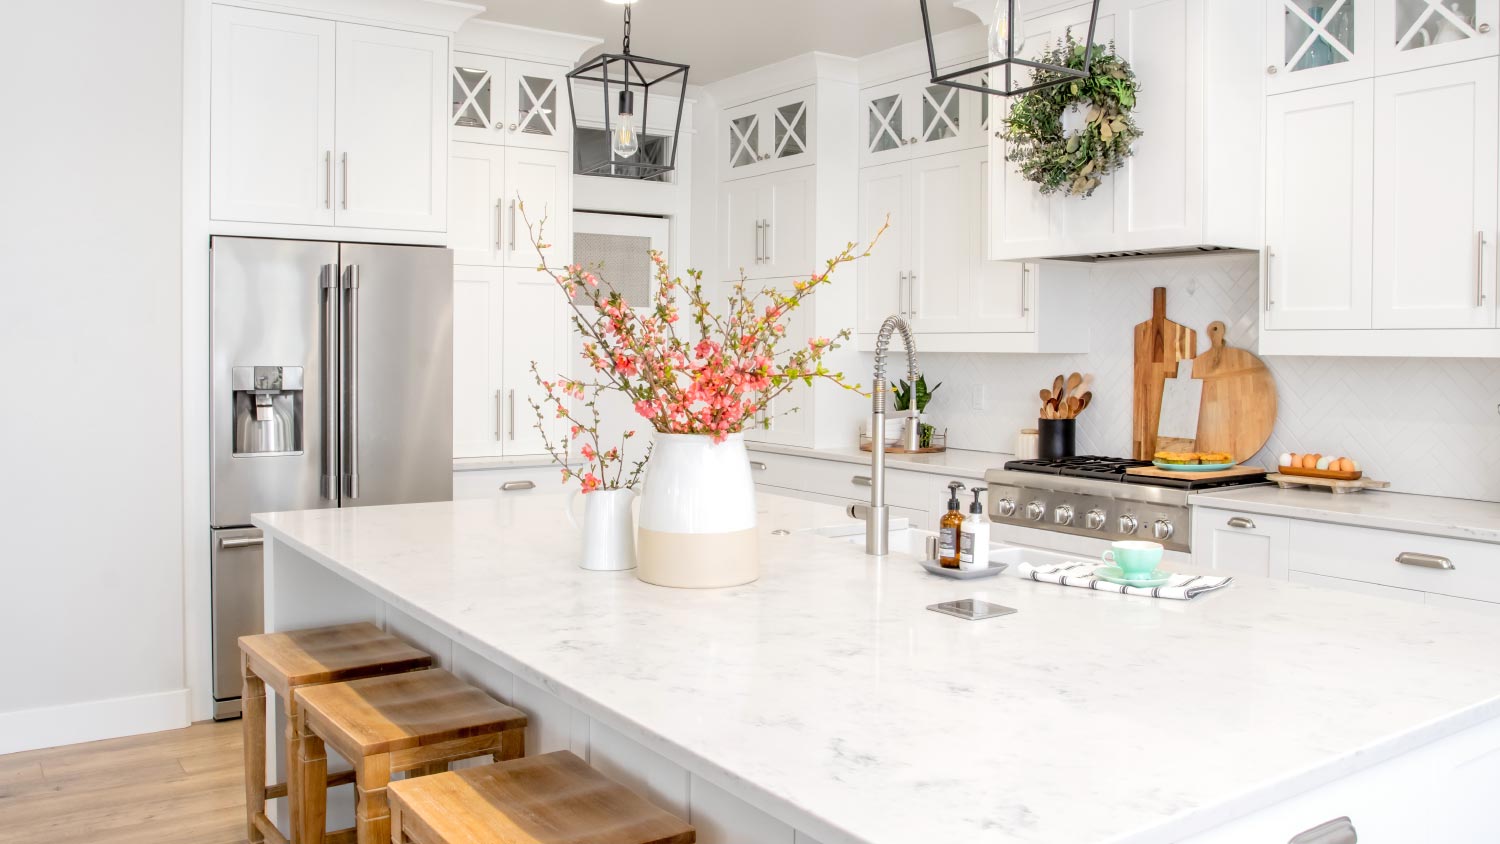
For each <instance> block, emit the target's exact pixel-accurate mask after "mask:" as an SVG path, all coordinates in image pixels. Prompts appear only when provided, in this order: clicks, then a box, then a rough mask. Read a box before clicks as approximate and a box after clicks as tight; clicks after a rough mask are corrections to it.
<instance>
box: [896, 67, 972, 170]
mask: <svg viewBox="0 0 1500 844" xmlns="http://www.w3.org/2000/svg"><path fill="white" fill-rule="evenodd" d="M913 85H914V86H915V88H914V90H913V92H912V93H913V96H912V100H913V101H914V102H916V103H917V104H918V107H917V109H916V112H917V115H918V117H919V119H920V121H921V122H920V123H919V124H918V127H917V128H918V129H919V130H920V134H918V135H917V136H916V143H917V144H919V145H920V147H919V153H918V154H920V155H932V154H935V153H939V152H946V151H948V150H956V149H962V148H964V147H965V146H969V145H970V144H969V143H968V142H969V138H968V137H967V136H965V135H964V131H965V130H967V129H969V128H970V127H968V126H967V125H966V124H967V123H968V121H969V120H970V119H972V118H971V117H970V115H968V114H966V113H965V112H966V111H967V110H966V109H965V108H964V104H965V103H964V101H965V100H966V99H968V97H969V95H968V94H965V93H963V92H961V91H959V89H957V88H954V87H951V86H949V85H934V84H932V82H931V81H930V80H929V79H928V78H927V77H926V76H920V77H917V79H916V80H915V81H914V82H913ZM974 96H976V97H977V96H978V95H977V94H975V95H974Z"/></svg>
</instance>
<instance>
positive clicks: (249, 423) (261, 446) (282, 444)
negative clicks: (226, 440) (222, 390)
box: [232, 366, 303, 457]
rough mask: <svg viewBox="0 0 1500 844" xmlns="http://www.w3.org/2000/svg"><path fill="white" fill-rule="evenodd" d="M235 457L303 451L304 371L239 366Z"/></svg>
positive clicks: (234, 381)
mask: <svg viewBox="0 0 1500 844" xmlns="http://www.w3.org/2000/svg"><path fill="white" fill-rule="evenodd" d="M232 384H233V390H234V454H235V456H236V457H240V456H250V455H256V454H298V453H300V452H301V451H302V418H303V415H302V367H300V366H236V367H234V371H233V373H232Z"/></svg>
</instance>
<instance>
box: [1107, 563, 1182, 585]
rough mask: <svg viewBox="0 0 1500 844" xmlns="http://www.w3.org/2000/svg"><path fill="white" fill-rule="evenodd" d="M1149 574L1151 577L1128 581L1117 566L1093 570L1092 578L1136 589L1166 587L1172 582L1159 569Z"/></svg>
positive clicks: (1168, 576)
mask: <svg viewBox="0 0 1500 844" xmlns="http://www.w3.org/2000/svg"><path fill="white" fill-rule="evenodd" d="M1151 574H1152V576H1151V577H1147V578H1136V579H1135V580H1130V579H1129V578H1127V577H1125V572H1123V571H1120V567H1119V566H1105V567H1104V568H1101V569H1095V570H1094V577H1097V578H1099V579H1100V580H1105V581H1108V582H1110V583H1118V584H1120V585H1121V586H1134V587H1136V588H1137V589H1152V588H1154V587H1157V586H1166V585H1167V584H1168V583H1171V582H1172V575H1170V574H1167V573H1166V572H1164V571H1162V570H1161V569H1157V570H1156V571H1154V572H1152V573H1151Z"/></svg>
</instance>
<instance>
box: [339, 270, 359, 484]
mask: <svg viewBox="0 0 1500 844" xmlns="http://www.w3.org/2000/svg"><path fill="white" fill-rule="evenodd" d="M344 291H345V294H346V295H345V307H346V308H347V309H348V311H347V313H346V315H345V317H344V361H343V366H341V367H340V369H341V370H342V372H343V375H344V396H343V402H344V495H345V497H347V498H351V499H355V498H359V265H358V264H350V265H349V266H347V267H345V268H344Z"/></svg>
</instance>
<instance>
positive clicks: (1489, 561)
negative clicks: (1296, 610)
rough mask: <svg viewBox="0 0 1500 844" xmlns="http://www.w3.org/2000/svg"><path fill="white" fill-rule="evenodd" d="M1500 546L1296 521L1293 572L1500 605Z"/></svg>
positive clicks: (1292, 559) (1292, 554)
mask: <svg viewBox="0 0 1500 844" xmlns="http://www.w3.org/2000/svg"><path fill="white" fill-rule="evenodd" d="M1497 560H1500V545H1494V544H1490V543H1487V542H1476V541H1471V540H1464V539H1452V538H1449V537H1442V536H1423V535H1419V534H1410V533H1401V532H1397V531H1389V530H1375V529H1369V528H1358V527H1352V526H1349V525H1335V524H1328V523H1325V522H1311V521H1300V520H1299V521H1294V522H1293V523H1292V532H1291V563H1290V566H1291V569H1292V570H1293V571H1303V572H1308V573H1311V574H1321V575H1325V576H1327V577H1338V578H1343V579H1345V580H1359V581H1364V582H1367V583H1376V584H1380V585H1382V586H1390V587H1394V588H1397V589H1409V590H1415V591H1418V592H1424V593H1435V594H1439V595H1448V596H1451V597H1454V598H1466V599H1469V600H1475V601H1487V602H1491V603H1500V567H1497V566H1496V565H1495V563H1496V561H1497Z"/></svg>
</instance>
